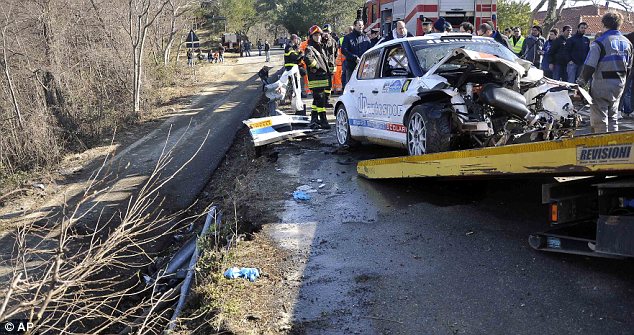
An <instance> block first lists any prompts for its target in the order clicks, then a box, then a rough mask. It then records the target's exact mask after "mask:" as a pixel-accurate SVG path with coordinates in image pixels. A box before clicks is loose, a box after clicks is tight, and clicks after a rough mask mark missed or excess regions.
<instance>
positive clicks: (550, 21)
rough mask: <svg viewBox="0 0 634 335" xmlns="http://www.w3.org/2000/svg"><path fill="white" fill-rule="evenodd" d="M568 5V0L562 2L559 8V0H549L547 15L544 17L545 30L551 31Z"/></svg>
mask: <svg viewBox="0 0 634 335" xmlns="http://www.w3.org/2000/svg"><path fill="white" fill-rule="evenodd" d="M565 5H566V0H563V1H562V2H561V5H560V6H559V9H558V8H557V0H548V8H547V9H546V17H545V18H544V23H543V27H542V28H543V31H544V32H548V31H550V30H551V29H552V28H553V27H554V26H555V25H556V24H557V22H559V19H560V18H561V10H562V9H563V8H564V6H565Z"/></svg>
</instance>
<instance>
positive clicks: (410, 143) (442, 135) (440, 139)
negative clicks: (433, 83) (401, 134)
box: [407, 104, 451, 156]
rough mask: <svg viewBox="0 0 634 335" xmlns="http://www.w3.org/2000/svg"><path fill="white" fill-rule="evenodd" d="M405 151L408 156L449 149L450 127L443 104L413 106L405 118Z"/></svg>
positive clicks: (447, 114)
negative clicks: (406, 118)
mask: <svg viewBox="0 0 634 335" xmlns="http://www.w3.org/2000/svg"><path fill="white" fill-rule="evenodd" d="M407 121H408V122H407V153H408V154H409V155H410V156H417V155H424V154H430V153H434V152H444V151H449V149H450V143H451V127H450V122H449V113H445V112H444V105H443V104H422V105H418V106H416V107H414V108H413V109H412V112H411V113H410V115H409V119H408V120H407Z"/></svg>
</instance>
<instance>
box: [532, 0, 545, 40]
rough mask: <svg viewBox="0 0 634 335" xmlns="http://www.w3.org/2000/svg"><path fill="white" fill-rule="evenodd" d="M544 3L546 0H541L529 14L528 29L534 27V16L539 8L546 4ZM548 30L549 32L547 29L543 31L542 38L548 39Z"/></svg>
mask: <svg viewBox="0 0 634 335" xmlns="http://www.w3.org/2000/svg"><path fill="white" fill-rule="evenodd" d="M546 1H548V0H541V1H540V2H539V4H538V5H537V6H536V7H535V9H533V12H532V13H531V19H530V21H529V22H528V26H529V27H532V26H534V25H535V23H534V22H535V16H536V15H537V12H539V10H540V8H542V7H543V6H544V4H545V3H546ZM549 30H550V29H548V30H543V32H544V36H546V37H548V31H549Z"/></svg>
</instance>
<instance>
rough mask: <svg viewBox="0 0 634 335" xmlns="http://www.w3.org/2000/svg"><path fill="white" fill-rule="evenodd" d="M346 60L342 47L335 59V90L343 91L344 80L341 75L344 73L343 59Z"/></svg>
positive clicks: (333, 81)
mask: <svg viewBox="0 0 634 335" xmlns="http://www.w3.org/2000/svg"><path fill="white" fill-rule="evenodd" d="M344 60H346V56H344V55H343V53H342V52H341V48H339V54H338V55H337V59H336V60H335V66H336V69H335V73H334V74H333V76H332V90H333V91H334V92H339V93H342V92H343V80H342V79H341V76H342V74H343V61H344Z"/></svg>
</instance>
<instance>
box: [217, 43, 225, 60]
mask: <svg viewBox="0 0 634 335" xmlns="http://www.w3.org/2000/svg"><path fill="white" fill-rule="evenodd" d="M218 61H220V63H224V62H225V46H224V45H222V44H221V45H220V47H219V48H218Z"/></svg>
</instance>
